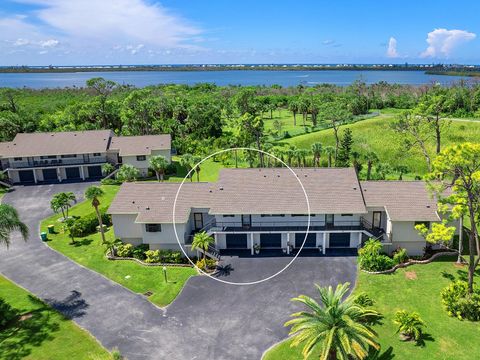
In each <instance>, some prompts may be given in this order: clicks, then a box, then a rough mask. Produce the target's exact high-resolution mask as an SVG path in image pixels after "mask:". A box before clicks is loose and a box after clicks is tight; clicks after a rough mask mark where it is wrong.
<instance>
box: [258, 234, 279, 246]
mask: <svg viewBox="0 0 480 360" xmlns="http://www.w3.org/2000/svg"><path fill="white" fill-rule="evenodd" d="M260 247H261V248H262V249H268V248H276V249H280V248H281V247H282V234H260Z"/></svg>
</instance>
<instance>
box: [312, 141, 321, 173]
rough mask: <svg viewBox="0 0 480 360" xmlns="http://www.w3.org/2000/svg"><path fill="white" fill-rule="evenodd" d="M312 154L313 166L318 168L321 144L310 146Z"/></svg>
mask: <svg viewBox="0 0 480 360" xmlns="http://www.w3.org/2000/svg"><path fill="white" fill-rule="evenodd" d="M312 153H313V166H316V167H319V166H320V156H321V155H322V144H321V143H318V142H317V143H313V144H312Z"/></svg>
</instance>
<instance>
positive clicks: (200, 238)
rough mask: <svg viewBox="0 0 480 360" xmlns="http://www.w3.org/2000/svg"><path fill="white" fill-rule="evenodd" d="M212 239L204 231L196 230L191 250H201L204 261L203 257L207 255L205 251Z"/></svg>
mask: <svg viewBox="0 0 480 360" xmlns="http://www.w3.org/2000/svg"><path fill="white" fill-rule="evenodd" d="M214 241H215V240H214V239H213V238H212V237H211V236H210V235H208V234H207V233H206V232H205V231H202V232H198V233H196V234H195V236H194V237H193V241H192V250H195V249H200V250H203V261H204V262H205V259H206V257H207V255H206V252H207V251H208V248H209V246H210V244H212V243H213V242H214Z"/></svg>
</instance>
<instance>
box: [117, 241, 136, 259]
mask: <svg viewBox="0 0 480 360" xmlns="http://www.w3.org/2000/svg"><path fill="white" fill-rule="evenodd" d="M132 254H133V245H132V244H122V245H119V246H118V248H117V255H118V256H120V257H131V256H132Z"/></svg>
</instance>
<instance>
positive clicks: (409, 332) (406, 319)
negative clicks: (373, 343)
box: [393, 310, 425, 341]
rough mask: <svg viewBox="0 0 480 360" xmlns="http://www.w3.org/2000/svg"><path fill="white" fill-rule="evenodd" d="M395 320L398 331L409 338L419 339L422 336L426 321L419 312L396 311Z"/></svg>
mask: <svg viewBox="0 0 480 360" xmlns="http://www.w3.org/2000/svg"><path fill="white" fill-rule="evenodd" d="M393 322H394V323H395V324H396V325H397V326H398V329H397V333H400V334H402V335H403V336H405V337H406V339H407V340H412V339H413V340H416V341H418V340H420V338H421V337H422V331H423V329H422V327H423V326H424V325H425V323H424V322H423V320H422V319H421V318H420V315H419V314H418V313H416V312H411V313H409V312H408V311H406V310H399V311H397V312H396V313H395V317H394V319H393Z"/></svg>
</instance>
